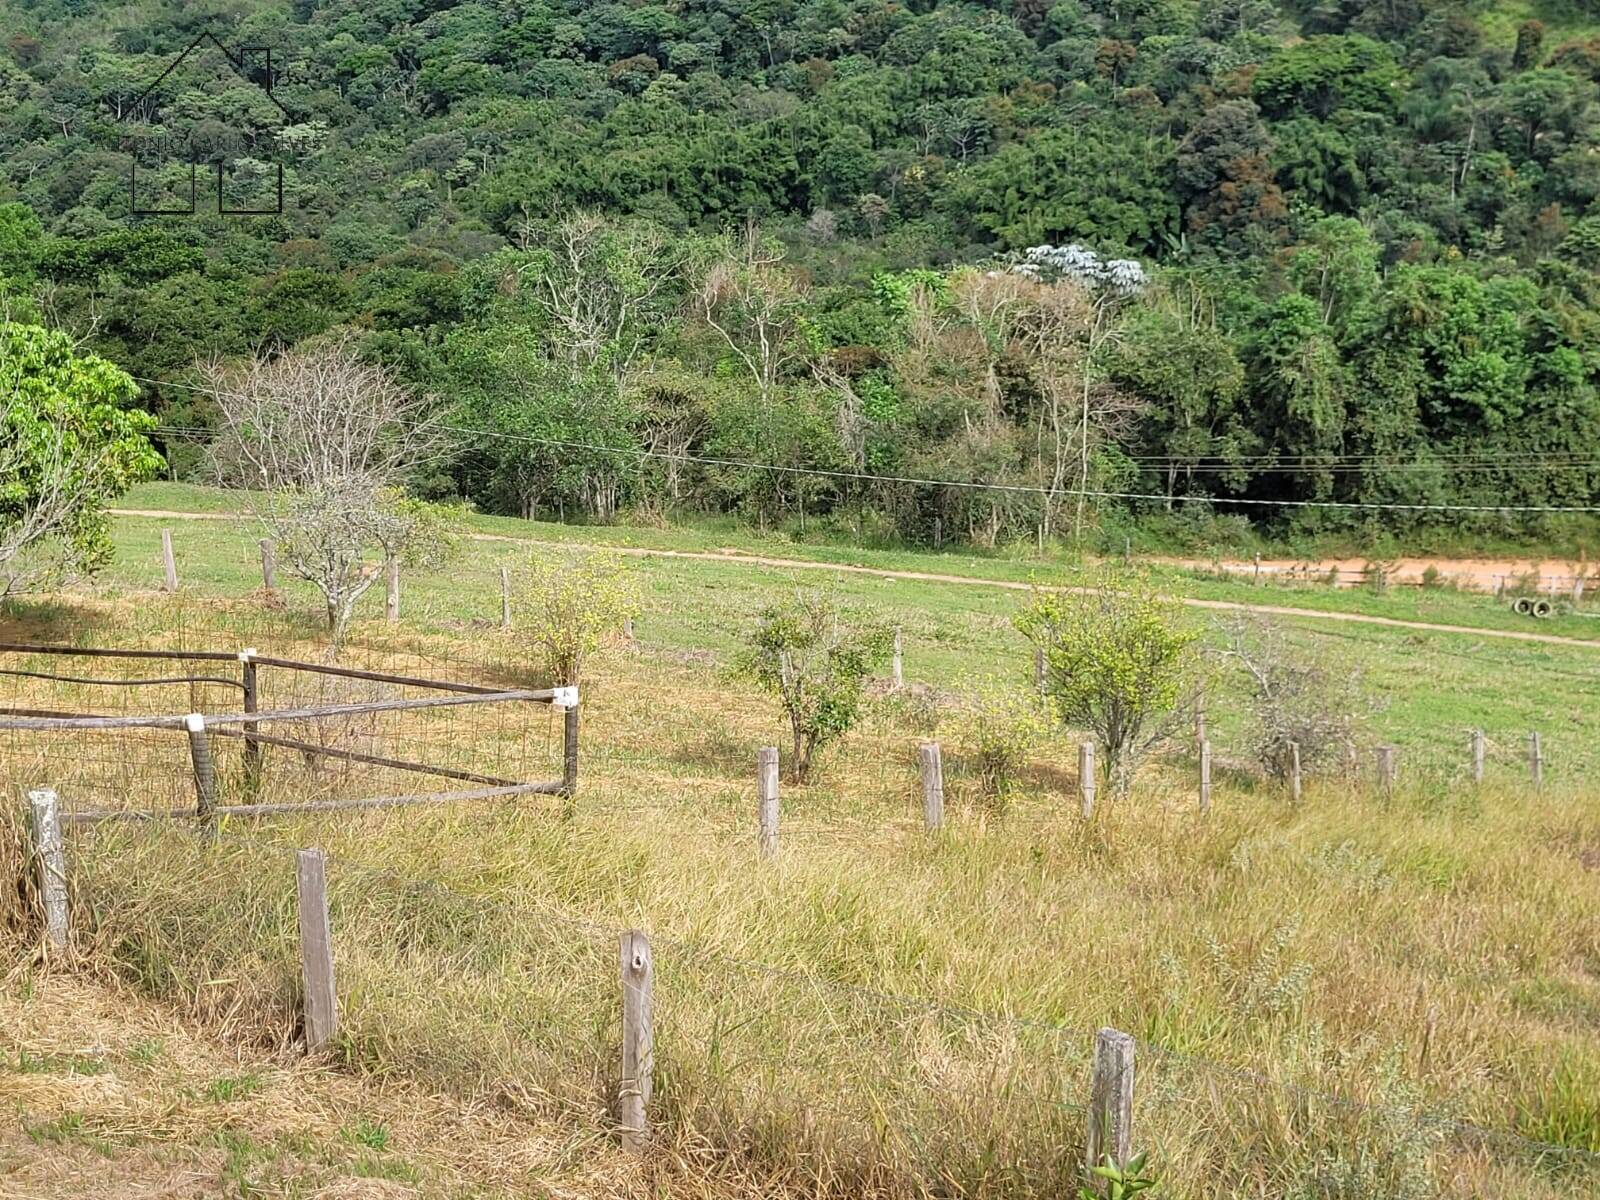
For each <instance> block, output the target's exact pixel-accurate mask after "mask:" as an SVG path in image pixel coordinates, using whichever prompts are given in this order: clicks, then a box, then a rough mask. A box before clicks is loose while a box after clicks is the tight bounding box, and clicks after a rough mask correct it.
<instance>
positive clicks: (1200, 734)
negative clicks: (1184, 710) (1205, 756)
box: [1194, 685, 1206, 750]
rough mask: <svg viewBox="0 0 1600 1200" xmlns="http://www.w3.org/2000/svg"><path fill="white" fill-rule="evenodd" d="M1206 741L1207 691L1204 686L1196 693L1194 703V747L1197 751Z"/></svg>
mask: <svg viewBox="0 0 1600 1200" xmlns="http://www.w3.org/2000/svg"><path fill="white" fill-rule="evenodd" d="M1205 741H1206V689H1205V687H1204V686H1203V685H1202V686H1201V688H1200V690H1199V691H1198V692H1197V693H1195V701H1194V745H1195V749H1196V750H1199V748H1200V747H1201V746H1203V745H1205Z"/></svg>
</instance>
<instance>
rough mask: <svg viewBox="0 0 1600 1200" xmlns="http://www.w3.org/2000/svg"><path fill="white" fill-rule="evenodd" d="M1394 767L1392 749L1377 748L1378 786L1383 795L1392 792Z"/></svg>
mask: <svg viewBox="0 0 1600 1200" xmlns="http://www.w3.org/2000/svg"><path fill="white" fill-rule="evenodd" d="M1394 779H1395V766H1394V747H1393V746H1379V747H1378V786H1379V787H1380V788H1382V789H1383V792H1384V794H1385V795H1387V794H1388V793H1390V792H1392V791H1394Z"/></svg>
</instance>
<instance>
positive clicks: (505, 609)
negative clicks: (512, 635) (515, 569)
mask: <svg viewBox="0 0 1600 1200" xmlns="http://www.w3.org/2000/svg"><path fill="white" fill-rule="evenodd" d="M500 628H501V629H510V628H511V569H510V568H509V567H501V568H500Z"/></svg>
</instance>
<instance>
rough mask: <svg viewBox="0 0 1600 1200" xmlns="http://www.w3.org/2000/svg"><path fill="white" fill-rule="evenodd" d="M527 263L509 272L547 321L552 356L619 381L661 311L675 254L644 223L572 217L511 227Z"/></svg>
mask: <svg viewBox="0 0 1600 1200" xmlns="http://www.w3.org/2000/svg"><path fill="white" fill-rule="evenodd" d="M518 236H519V238H520V239H521V240H522V243H523V245H525V246H532V247H534V248H535V249H536V251H537V252H536V253H535V254H534V257H533V258H532V260H531V261H530V262H528V263H526V264H523V265H522V266H519V267H517V268H516V269H515V271H514V272H513V274H514V276H515V280H514V286H517V287H524V286H525V287H528V288H530V289H531V291H530V292H529V295H530V296H531V297H532V299H533V301H534V303H535V304H536V305H537V306H538V308H539V310H540V311H541V312H542V313H543V315H544V317H545V319H546V320H547V321H548V322H549V326H550V330H551V334H552V342H553V346H554V349H555V352H556V353H558V354H559V355H561V356H562V357H564V358H565V359H566V360H567V362H568V364H569V365H570V366H571V367H573V368H574V369H578V370H590V371H592V370H597V369H598V370H604V371H607V372H609V373H610V374H611V376H612V377H613V379H614V380H615V382H616V383H617V385H618V386H619V387H620V386H622V385H623V384H625V383H626V381H627V379H628V377H629V375H630V373H631V372H632V370H633V367H634V364H635V362H636V361H637V360H638V357H639V352H640V351H641V350H642V349H643V348H644V343H645V339H646V338H647V337H648V335H649V333H650V331H651V329H652V328H653V327H654V326H655V325H656V324H657V323H658V320H659V318H660V317H662V316H664V315H665V310H666V308H667V307H669V303H670V302H669V300H668V293H669V291H670V287H669V285H670V284H671V283H672V282H673V281H674V280H675V279H676V278H677V277H678V273H679V270H680V267H681V265H682V256H681V255H680V254H679V253H678V252H677V251H676V250H675V249H674V248H673V244H672V243H671V242H670V241H669V240H668V239H667V237H666V236H665V235H664V234H663V233H662V232H661V231H660V230H659V229H657V228H655V227H654V226H652V225H647V224H644V223H640V222H630V223H618V222H615V221H611V220H608V219H607V218H605V217H603V216H601V215H600V214H598V213H586V212H580V213H575V214H573V215H572V216H570V217H568V218H567V219H566V220H564V221H562V222H561V223H560V224H558V225H556V226H555V227H553V228H550V229H540V228H538V227H537V226H536V225H534V223H533V222H531V221H525V222H524V223H523V224H522V225H521V226H520V227H519V230H518Z"/></svg>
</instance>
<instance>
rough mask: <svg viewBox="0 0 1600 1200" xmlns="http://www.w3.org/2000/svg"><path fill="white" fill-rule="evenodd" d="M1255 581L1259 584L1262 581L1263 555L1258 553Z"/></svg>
mask: <svg viewBox="0 0 1600 1200" xmlns="http://www.w3.org/2000/svg"><path fill="white" fill-rule="evenodd" d="M1254 581H1255V582H1256V583H1257V584H1259V583H1260V582H1261V555H1259V554H1257V555H1256V573H1255V580H1254Z"/></svg>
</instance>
